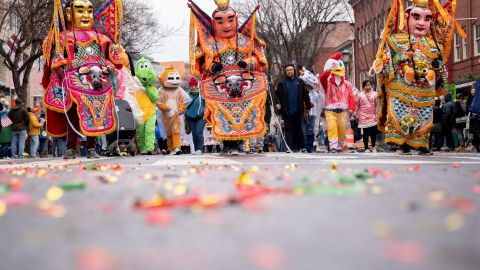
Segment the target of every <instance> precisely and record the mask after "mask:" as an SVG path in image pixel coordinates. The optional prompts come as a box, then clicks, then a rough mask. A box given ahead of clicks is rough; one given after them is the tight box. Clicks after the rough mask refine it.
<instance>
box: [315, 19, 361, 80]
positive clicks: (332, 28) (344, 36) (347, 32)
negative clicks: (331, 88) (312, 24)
mask: <svg viewBox="0 0 480 270" xmlns="http://www.w3.org/2000/svg"><path fill="white" fill-rule="evenodd" d="M353 30H354V28H353V24H352V23H350V22H342V21H340V22H332V23H329V26H328V28H327V30H326V32H328V35H327V37H326V39H325V42H324V43H323V46H322V50H321V51H320V53H319V54H318V55H317V57H316V61H315V64H314V66H313V70H314V71H315V72H316V73H322V71H323V66H324V65H325V62H326V61H327V60H328V58H329V57H330V56H331V55H332V54H334V53H335V52H338V51H340V52H342V51H344V52H345V51H348V52H350V54H352V53H353V41H354V39H355V34H354V32H353ZM348 56H350V55H348ZM346 57H347V55H346ZM350 58H351V57H350ZM346 64H347V63H346ZM347 66H348V67H349V70H348V71H347V74H352V75H353V74H354V72H353V70H354V68H353V67H354V65H347ZM350 77H354V76H350Z"/></svg>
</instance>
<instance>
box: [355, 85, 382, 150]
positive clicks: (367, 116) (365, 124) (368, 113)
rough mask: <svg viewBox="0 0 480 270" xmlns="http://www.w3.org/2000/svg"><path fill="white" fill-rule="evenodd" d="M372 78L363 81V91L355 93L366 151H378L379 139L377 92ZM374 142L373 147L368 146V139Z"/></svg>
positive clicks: (359, 123) (359, 124)
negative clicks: (376, 146) (377, 142)
mask: <svg viewBox="0 0 480 270" xmlns="http://www.w3.org/2000/svg"><path fill="white" fill-rule="evenodd" d="M372 89H373V83H372V81H370V80H365V81H363V82H362V91H357V92H356V93H355V107H356V113H357V117H358V128H361V129H362V130H363V145H364V147H365V151H370V152H376V151H377V150H376V148H375V143H376V140H377V132H378V128H377V92H375V91H373V90H372ZM369 138H370V140H371V142H372V149H369V147H368V139H369Z"/></svg>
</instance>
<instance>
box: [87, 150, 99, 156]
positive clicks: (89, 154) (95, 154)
mask: <svg viewBox="0 0 480 270" xmlns="http://www.w3.org/2000/svg"><path fill="white" fill-rule="evenodd" d="M87 158H100V156H99V155H98V153H97V151H95V149H93V148H92V149H89V150H88V153H87Z"/></svg>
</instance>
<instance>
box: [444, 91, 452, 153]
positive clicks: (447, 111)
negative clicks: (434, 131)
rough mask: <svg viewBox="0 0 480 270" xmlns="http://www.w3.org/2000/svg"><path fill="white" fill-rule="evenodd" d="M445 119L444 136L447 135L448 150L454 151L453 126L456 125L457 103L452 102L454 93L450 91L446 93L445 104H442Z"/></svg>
mask: <svg viewBox="0 0 480 270" xmlns="http://www.w3.org/2000/svg"><path fill="white" fill-rule="evenodd" d="M442 110H443V119H442V129H443V132H442V133H443V137H445V140H446V143H447V147H448V151H454V150H455V145H454V143H453V133H452V131H453V127H454V125H455V104H454V103H453V102H452V95H451V94H450V93H448V94H446V95H445V104H443V105H442Z"/></svg>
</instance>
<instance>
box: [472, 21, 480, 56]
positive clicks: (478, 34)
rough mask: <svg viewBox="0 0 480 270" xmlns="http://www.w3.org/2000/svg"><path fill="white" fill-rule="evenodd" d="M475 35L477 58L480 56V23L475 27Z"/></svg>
mask: <svg viewBox="0 0 480 270" xmlns="http://www.w3.org/2000/svg"><path fill="white" fill-rule="evenodd" d="M474 31H475V35H474V42H473V44H474V47H475V52H474V54H475V56H478V55H480V23H477V24H475V27H474Z"/></svg>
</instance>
